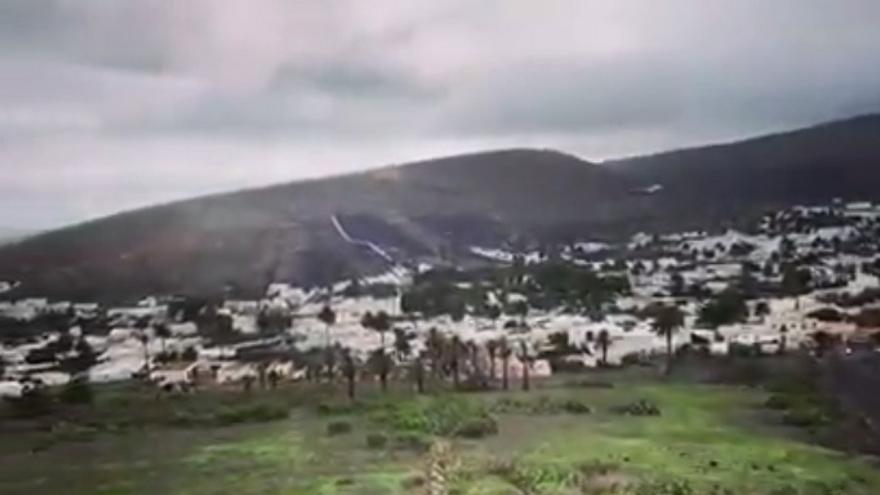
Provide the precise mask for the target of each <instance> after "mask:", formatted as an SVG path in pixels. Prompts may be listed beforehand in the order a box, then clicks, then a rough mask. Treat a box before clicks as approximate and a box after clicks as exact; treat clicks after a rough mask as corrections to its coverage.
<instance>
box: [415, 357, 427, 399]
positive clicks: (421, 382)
mask: <svg viewBox="0 0 880 495" xmlns="http://www.w3.org/2000/svg"><path fill="white" fill-rule="evenodd" d="M412 370H413V378H414V379H415V381H416V392H418V393H420V394H423V393H425V353H423V352H420V353H419V354H418V356H416V358H415V359H414V360H413V362H412Z"/></svg>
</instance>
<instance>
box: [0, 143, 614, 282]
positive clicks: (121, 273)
mask: <svg viewBox="0 0 880 495" xmlns="http://www.w3.org/2000/svg"><path fill="white" fill-rule="evenodd" d="M630 189H631V184H630V183H629V181H628V180H627V179H625V178H620V177H618V176H617V175H616V174H614V173H613V172H612V171H610V170H608V169H606V168H605V167H600V166H598V165H595V164H591V163H588V162H585V161H582V160H580V159H578V158H576V157H574V156H571V155H566V154H563V153H558V152H555V151H547V150H505V151H495V152H487V153H477V154H470V155H462V156H455V157H450V158H442V159H437V160H428V161H424V162H418V163H413V164H409V165H403V166H392V167H386V168H382V169H378V170H373V171H368V172H363V173H357V174H351V175H344V176H339V177H332V178H327V179H320V180H311V181H303V182H293V183H288V184H282V185H278V186H272V187H267V188H261V189H252V190H246V191H240V192H234V193H230V194H221V195H215V196H209V197H203V198H197V199H194V200H188V201H182V202H177V203H172V204H167V205H162V206H156V207H152V208H146V209H141V210H136V211H131V212H126V213H122V214H118V215H114V216H111V217H107V218H104V219H100V220H96V221H92V222H88V223H84V224H80V225H74V226H71V227H68V228H64V229H60V230H56V231H53V232H48V233H45V234H42V235H39V236H36V237H33V238H30V239H27V240H25V241H23V242H21V243H18V244H14V245H10V246H5V247H3V248H0V280H3V279H12V280H18V281H21V282H22V285H21V288H20V289H18V290H17V292H16V294H14V295H15V296H21V295H36V294H42V295H48V296H57V297H73V298H82V299H91V298H96V299H100V298H102V297H106V296H108V295H109V296H111V297H135V296H137V295H142V294H148V293H171V292H178V293H180V292H183V293H200V294H203V293H216V292H218V291H221V290H224V288H225V289H226V290H231V291H232V292H235V293H239V294H242V295H255V294H258V293H260V292H262V291H263V290H264V288H265V286H266V284H267V283H269V282H272V281H289V282H293V283H297V284H317V283H325V282H327V281H328V280H331V279H336V278H339V277H340V276H349V275H355V274H363V273H376V272H380V271H384V270H387V268H388V263H387V262H386V261H385V260H383V259H382V257H381V256H378V255H377V254H376V253H375V252H373V251H371V250H370V249H365V248H364V246H363V245H361V244H358V243H352V242H349V241H347V240H346V236H347V237H350V238H355V239H366V240H369V241H371V242H373V243H375V244H378V245H381V246H383V248H384V249H386V250H387V251H388V253H389V254H390V255H391V256H394V257H395V258H399V259H410V258H412V257H415V256H421V257H429V258H430V257H433V258H436V257H437V256H438V255H439V254H445V253H448V252H449V251H465V249H464V248H465V247H466V246H467V245H471V244H476V245H481V244H482V245H489V246H496V245H498V244H500V243H502V242H504V241H506V240H510V239H512V238H515V237H517V236H521V237H522V236H526V235H529V236H531V237H534V238H539V237H544V236H553V235H557V234H558V232H560V231H570V230H572V229H573V228H574V227H575V226H577V227H583V228H589V227H590V226H591V225H595V226H597V227H601V226H604V225H618V224H620V223H622V222H625V221H626V220H627V217H626V215H628V214H629V210H628V208H627V204H628V203H629V202H630V199H631V196H630V195H629V193H628V191H629V190H630ZM334 218H335V220H336V221H335V222H334ZM337 224H338V225H339V226H341V227H342V229H344V232H339V229H338V228H337Z"/></svg>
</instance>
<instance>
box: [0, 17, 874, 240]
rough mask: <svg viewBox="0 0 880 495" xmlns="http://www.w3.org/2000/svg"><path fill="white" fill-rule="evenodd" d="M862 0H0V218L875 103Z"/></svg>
mask: <svg viewBox="0 0 880 495" xmlns="http://www.w3.org/2000/svg"><path fill="white" fill-rule="evenodd" d="M878 25H880V2H878V1H876V0H826V1H819V0H774V1H767V0H726V1H723V0H712V1H707V0H662V1H658V0H607V1H590V0H558V1H557V0H547V1H540V2H538V1H534V0H522V1H516V0H503V1H501V0H499V1H491V0H480V1H473V0H449V1H445V0H399V1H390V0H388V1H385V0H368V1H365V0H314V1H308V2H307V1H296V0H266V1H258V0H222V1H218V0H187V1H169V0H137V1H126V0H112V1H111V0H107V1H102V0H67V1H65V0H56V1H50V0H3V1H2V2H0V174H2V175H0V177H2V180H0V227H17V228H49V227H54V226H58V225H62V224H65V223H69V222H75V221H80V220H83V219H87V218H93V217H96V216H100V215H104V214H107V213H111V212H115V211H119V210H121V209H128V208H132V207H136V206H141V205H146V204H151V203H155V202H160V201H168V200H172V199H177V198H183V197H187V196H192V195H196V194H201V193H206V192H215V191H223V190H228V189H239V188H242V187H249V186H255V185H261V184H268V183H272V182H278V181H284V180H291V179H296V178H303V177H314V176H320V175H328V174H336V173H341V172H346V171H351V170H357V169H363V168H366V167H372V166H378V165H384V164H388V163H398V162H402V161H407V160H411V159H416V158H425V157H429V156H435V155H440V154H449V153H456V152H462V151H470V150H476V149H484V148H493V147H507V146H536V147H554V148H560V149H562V150H565V151H569V152H572V153H576V154H578V155H580V156H582V157H584V158H587V159H594V160H599V159H604V158H608V157H617V156H622V155H630V154H637V153H643V152H651V151H657V150H663V149H669V148H674V147H681V146H687V145H692V144H698V143H706V142H712V141H715V140H722V139H733V138H738V137H743V136H748V135H754V134H758V133H762V132H766V131H771V130H778V129H785V128H791V127H797V126H801V125H808V124H812V123H816V122H820V121H824V120H831V119H835V118H839V117H846V116H851V115H855V114H861V113H868V112H872V111H877V110H880V63H878V60H880V59H878V57H880V29H877V26H878Z"/></svg>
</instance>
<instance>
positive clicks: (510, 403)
mask: <svg viewBox="0 0 880 495" xmlns="http://www.w3.org/2000/svg"><path fill="white" fill-rule="evenodd" d="M492 409H493V410H494V411H496V412H506V413H518V414H562V413H568V414H590V413H592V412H593V409H592V408H591V407H590V406H588V405H586V404H584V403H583V402H581V401H579V400H577V399H553V398H550V397H539V398H538V399H537V400H533V401H526V400H522V399H513V398H507V397H505V398H502V399H499V400H498V401H496V402H495V404H494V405H493V406H492Z"/></svg>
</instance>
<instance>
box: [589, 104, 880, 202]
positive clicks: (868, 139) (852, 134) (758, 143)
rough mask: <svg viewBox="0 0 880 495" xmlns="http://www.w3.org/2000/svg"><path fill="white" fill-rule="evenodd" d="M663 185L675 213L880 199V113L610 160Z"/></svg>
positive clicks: (643, 179)
mask: <svg viewBox="0 0 880 495" xmlns="http://www.w3.org/2000/svg"><path fill="white" fill-rule="evenodd" d="M604 165H606V166H608V167H611V168H613V169H614V170H616V171H619V172H621V173H624V174H626V175H627V176H628V177H629V178H630V179H632V180H636V181H639V182H642V183H645V184H661V185H663V188H664V189H663V194H661V195H658V196H657V197H656V198H654V207H655V208H656V209H658V210H660V211H663V212H666V214H667V215H669V216H671V217H679V215H685V216H687V215H688V214H689V213H691V212H692V209H693V208H694V207H695V206H699V207H700V208H701V209H704V208H708V210H709V211H703V212H701V215H703V214H705V215H708V217H718V216H721V215H727V216H729V215H731V214H734V213H737V212H745V211H749V210H754V209H758V208H768V207H775V206H784V205H790V204H796V203H801V204H807V203H821V202H828V201H830V200H832V199H834V198H838V197H839V198H844V199H871V198H878V197H880V190H878V187H877V186H878V184H880V115H871V116H863V117H857V118H853V119H849V120H843V121H838V122H832V123H828V124H822V125H819V126H815V127H810V128H807V129H800V130H796V131H791V132H785V133H780V134H774V135H770V136H765V137H760V138H755V139H748V140H744V141H739V142H734V143H729V144H723V145H715V146H707V147H700V148H692V149H686V150H679V151H672V152H667V153H660V154H657V155H651V156H644V157H636V158H631V159H625V160H617V161H611V162H606V163H605V164H604Z"/></svg>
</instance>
